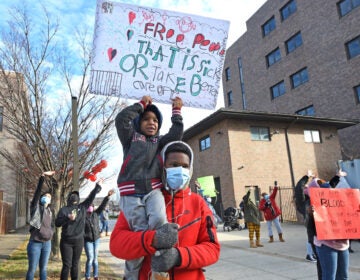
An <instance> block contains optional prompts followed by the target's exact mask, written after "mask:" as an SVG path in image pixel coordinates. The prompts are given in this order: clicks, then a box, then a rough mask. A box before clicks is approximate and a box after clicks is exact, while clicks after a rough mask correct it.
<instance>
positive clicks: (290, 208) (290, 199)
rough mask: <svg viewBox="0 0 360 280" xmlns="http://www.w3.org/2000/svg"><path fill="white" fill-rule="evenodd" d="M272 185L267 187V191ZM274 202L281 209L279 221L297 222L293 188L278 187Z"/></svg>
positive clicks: (271, 188)
mask: <svg viewBox="0 0 360 280" xmlns="http://www.w3.org/2000/svg"><path fill="white" fill-rule="evenodd" d="M273 189H274V187H269V193H271V191H272V190H273ZM276 203H277V204H278V206H279V208H280V209H281V216H280V219H281V222H298V217H297V215H296V207H295V202H294V189H293V188H292V187H279V188H278V193H277V195H276Z"/></svg>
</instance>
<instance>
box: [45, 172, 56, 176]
mask: <svg viewBox="0 0 360 280" xmlns="http://www.w3.org/2000/svg"><path fill="white" fill-rule="evenodd" d="M54 174H55V171H44V172H43V176H45V175H46V176H53V175H54Z"/></svg>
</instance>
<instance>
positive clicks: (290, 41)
mask: <svg viewBox="0 0 360 280" xmlns="http://www.w3.org/2000/svg"><path fill="white" fill-rule="evenodd" d="M297 38H300V44H298V40H297ZM291 43H293V45H294V47H293V48H292V49H291V50H289V44H291ZM302 44H303V39H302V35H301V31H299V32H297V33H295V34H294V35H293V36H291V37H290V38H289V39H288V40H286V41H285V49H286V54H290V53H292V52H294V51H295V50H296V49H297V48H299V47H301V46H302Z"/></svg>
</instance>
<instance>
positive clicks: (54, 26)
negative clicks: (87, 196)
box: [0, 6, 124, 256]
mask: <svg viewBox="0 0 360 280" xmlns="http://www.w3.org/2000/svg"><path fill="white" fill-rule="evenodd" d="M10 12H11V20H10V21H9V22H8V29H6V30H5V29H4V30H2V34H1V44H0V85H1V86H0V106H2V107H3V109H4V110H3V118H4V120H6V122H4V124H6V127H5V125H4V129H6V131H8V133H9V134H10V135H11V136H12V137H13V138H14V139H16V140H17V142H18V143H19V144H18V148H17V149H16V152H15V153H10V152H9V151H8V150H7V149H6V147H0V155H1V156H3V157H4V158H5V159H6V160H7V162H8V164H9V165H10V166H11V167H12V168H14V170H16V172H17V173H19V174H21V176H22V178H24V179H25V181H26V184H25V185H26V187H27V188H28V189H33V188H34V187H35V186H36V183H37V180H38V176H39V174H40V173H41V172H42V171H45V170H55V171H56V175H55V177H54V180H52V181H50V182H49V184H48V187H49V189H50V190H51V191H52V193H53V197H54V199H53V202H54V203H55V205H54V210H55V213H57V211H58V210H59V209H60V207H61V206H63V205H64V204H65V197H66V196H67V194H68V193H69V192H70V191H71V190H72V189H73V181H72V168H73V139H72V134H71V132H72V123H71V117H72V113H71V99H72V96H76V97H77V113H78V138H79V143H78V153H79V167H80V168H79V169H80V173H79V174H80V175H81V174H82V173H83V171H85V170H87V169H89V168H90V167H91V166H93V165H94V164H95V163H96V162H97V161H98V160H100V159H102V158H103V157H104V155H105V154H106V151H107V150H108V149H109V147H110V145H109V144H110V142H111V139H112V137H111V136H112V131H113V130H114V128H113V120H114V118H115V114H116V113H117V112H118V111H119V110H120V109H121V108H122V107H123V105H124V104H122V103H121V100H120V99H116V98H114V97H111V98H110V97H105V96H95V95H91V94H90V93H89V88H88V82H87V77H88V74H89V67H90V51H89V50H90V44H89V43H87V41H90V40H87V39H88V34H86V33H85V32H79V31H74V34H75V35H74V42H75V43H76V44H77V52H76V53H77V54H79V56H78V57H75V56H73V55H72V56H69V53H71V49H69V48H68V47H67V46H66V45H65V44H63V46H61V48H60V46H59V44H58V42H59V41H60V40H58V39H59V38H58V33H59V32H58V31H59V24H58V22H57V21H55V22H52V20H51V19H52V18H53V17H51V16H50V15H49V14H48V12H47V10H46V9H45V8H43V13H42V14H41V15H39V14H36V15H34V19H35V16H36V22H37V23H38V24H37V25H36V24H35V21H34V19H32V18H30V16H29V15H30V13H29V12H28V10H27V9H26V6H25V7H23V8H12V9H11V10H10ZM39 23H41V25H39ZM74 42H72V43H73V44H74ZM70 59H71V60H70ZM74 66H76V67H77V68H76V69H74ZM54 81H56V82H55V86H54ZM54 89H56V90H57V91H59V92H60V94H59V93H56V92H55V90H54ZM84 143H86V145H84ZM84 180H85V179H84V178H83V177H82V176H80V185H82V184H83V183H84ZM55 236H56V238H55V242H54V243H53V245H54V246H53V247H54V250H53V252H54V254H55V255H56V256H58V255H59V250H58V245H59V233H58V232H57V234H56V235H55Z"/></svg>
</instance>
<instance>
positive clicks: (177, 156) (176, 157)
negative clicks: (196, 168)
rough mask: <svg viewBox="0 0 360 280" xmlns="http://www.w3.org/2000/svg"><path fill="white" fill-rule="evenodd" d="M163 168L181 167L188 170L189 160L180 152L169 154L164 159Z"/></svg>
mask: <svg viewBox="0 0 360 280" xmlns="http://www.w3.org/2000/svg"><path fill="white" fill-rule="evenodd" d="M164 166H165V168H169V167H179V166H181V167H183V168H187V169H189V168H190V158H189V156H188V155H187V154H184V153H180V152H173V153H169V154H168V155H167V157H166V161H165V164H164Z"/></svg>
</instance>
